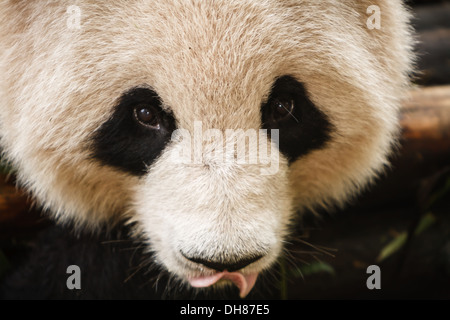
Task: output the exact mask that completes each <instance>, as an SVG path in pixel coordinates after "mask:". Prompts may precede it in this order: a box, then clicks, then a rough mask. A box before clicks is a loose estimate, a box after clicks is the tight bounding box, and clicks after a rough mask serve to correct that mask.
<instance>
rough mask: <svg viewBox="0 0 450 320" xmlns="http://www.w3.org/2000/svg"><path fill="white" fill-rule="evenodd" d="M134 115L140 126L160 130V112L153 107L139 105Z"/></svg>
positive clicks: (135, 108)
mask: <svg viewBox="0 0 450 320" xmlns="http://www.w3.org/2000/svg"><path fill="white" fill-rule="evenodd" d="M133 113H134V117H135V119H136V120H137V121H138V122H139V124H141V125H143V126H146V127H148V128H151V129H156V130H157V129H160V125H159V119H158V112H157V110H156V108H155V107H153V106H152V105H143V104H140V105H137V106H136V107H134V109H133Z"/></svg>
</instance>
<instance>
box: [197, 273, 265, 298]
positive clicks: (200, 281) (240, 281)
mask: <svg viewBox="0 0 450 320" xmlns="http://www.w3.org/2000/svg"><path fill="white" fill-rule="evenodd" d="M257 277H258V274H257V273H253V274H248V275H243V274H242V273H240V272H228V271H224V272H219V273H216V274H213V275H211V276H204V277H196V278H190V279H189V283H190V284H191V286H193V287H195V288H205V287H209V286H212V285H213V284H215V283H216V282H217V281H219V280H221V279H227V280H231V281H232V282H233V283H234V284H235V285H236V286H237V287H238V288H239V295H240V297H241V298H245V297H246V296H247V295H248V294H249V292H250V291H251V290H252V288H253V286H254V285H255V282H256V278H257Z"/></svg>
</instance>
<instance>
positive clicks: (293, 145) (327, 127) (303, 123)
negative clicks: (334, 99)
mask: <svg viewBox="0 0 450 320" xmlns="http://www.w3.org/2000/svg"><path fill="white" fill-rule="evenodd" d="M280 101H287V102H289V103H291V102H292V106H291V108H288V107H287V106H283V104H281V105H280ZM281 107H285V108H286V110H285V111H284V112H285V113H286V114H285V115H283V117H279V116H278V117H277V116H276V114H277V111H276V110H274V108H281ZM261 117H262V128H263V129H268V130H269V133H270V129H278V130H279V138H280V141H279V148H280V152H282V153H283V154H284V155H285V156H286V157H287V158H288V159H289V161H290V162H294V161H295V160H297V159H298V158H299V157H301V156H304V155H306V154H308V153H309V152H311V151H312V150H316V149H320V148H323V147H324V146H325V144H326V143H327V141H329V140H330V138H331V136H330V133H331V131H332V128H333V125H332V124H331V122H330V121H329V120H328V117H327V116H326V115H325V114H324V113H323V112H322V111H320V110H319V109H318V108H317V107H316V106H315V105H314V104H313V103H312V102H311V100H310V99H309V98H308V94H307V92H306V90H305V87H304V86H303V84H302V83H300V82H298V81H297V80H296V79H294V78H293V77H291V76H283V77H281V78H278V79H277V80H276V81H275V83H274V85H273V87H272V91H271V93H270V95H269V98H268V100H267V102H266V103H265V104H264V105H263V106H262V107H261Z"/></svg>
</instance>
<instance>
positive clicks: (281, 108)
mask: <svg viewBox="0 0 450 320" xmlns="http://www.w3.org/2000/svg"><path fill="white" fill-rule="evenodd" d="M294 107H295V102H294V100H293V99H285V98H280V99H278V98H275V99H272V100H271V101H270V102H269V108H270V111H269V112H270V117H271V118H272V120H274V121H282V120H285V119H287V118H289V117H290V116H293V112H294Z"/></svg>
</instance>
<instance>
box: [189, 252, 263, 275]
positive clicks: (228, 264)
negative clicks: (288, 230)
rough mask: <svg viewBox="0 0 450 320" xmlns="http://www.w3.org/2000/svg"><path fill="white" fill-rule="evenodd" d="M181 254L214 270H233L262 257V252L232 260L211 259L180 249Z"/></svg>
mask: <svg viewBox="0 0 450 320" xmlns="http://www.w3.org/2000/svg"><path fill="white" fill-rule="evenodd" d="M181 254H182V255H183V257H185V258H186V259H188V260H189V261H191V262H194V263H196V264H200V265H203V266H205V267H207V268H209V269H212V270H215V271H229V272H234V271H238V270H241V269H243V268H245V267H247V266H248V265H250V264H252V263H253V262H256V261H258V260H260V259H261V258H263V257H264V254H256V255H252V256H244V257H237V258H234V259H233V260H231V259H227V260H224V259H220V260H213V259H205V258H203V257H200V256H192V257H190V256H187V255H186V254H184V253H183V252H182V251H181Z"/></svg>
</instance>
